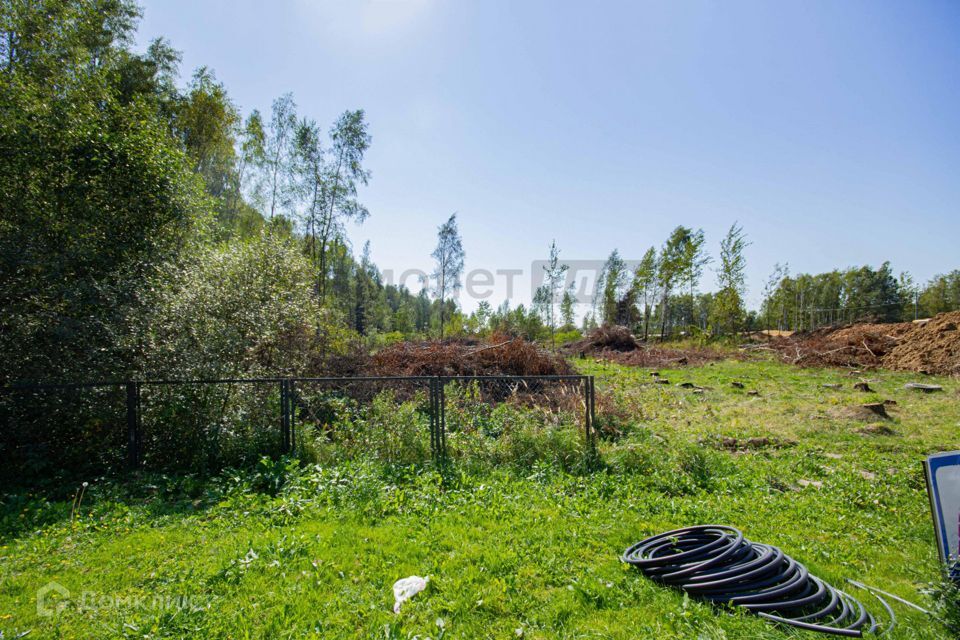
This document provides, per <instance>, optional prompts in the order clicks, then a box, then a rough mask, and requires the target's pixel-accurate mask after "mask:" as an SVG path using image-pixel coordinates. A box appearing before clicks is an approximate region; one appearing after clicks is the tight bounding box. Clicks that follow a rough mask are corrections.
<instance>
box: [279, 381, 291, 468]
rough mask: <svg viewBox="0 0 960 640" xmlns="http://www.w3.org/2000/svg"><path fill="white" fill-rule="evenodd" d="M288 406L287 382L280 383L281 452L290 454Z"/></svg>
mask: <svg viewBox="0 0 960 640" xmlns="http://www.w3.org/2000/svg"><path fill="white" fill-rule="evenodd" d="M288 410H289V407H288V406H287V381H286V380H281V381H280V451H281V453H284V454H286V453H289V452H290V414H289V413H288Z"/></svg>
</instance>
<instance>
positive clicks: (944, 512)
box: [923, 451, 960, 563]
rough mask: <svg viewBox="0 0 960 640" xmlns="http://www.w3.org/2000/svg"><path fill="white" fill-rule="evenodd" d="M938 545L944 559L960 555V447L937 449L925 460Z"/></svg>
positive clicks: (951, 559) (944, 560)
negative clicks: (944, 449)
mask: <svg viewBox="0 0 960 640" xmlns="http://www.w3.org/2000/svg"><path fill="white" fill-rule="evenodd" d="M923 469H924V472H925V474H926V476H927V492H928V493H929V494H930V508H931V510H932V511H933V526H934V529H935V530H936V534H937V548H938V550H939V551H940V560H942V561H943V562H944V563H947V562H951V563H952V562H956V561H957V559H958V558H960V451H951V452H948V453H935V454H933V455H932V456H930V457H929V458H927V459H926V460H925V461H924V463H923Z"/></svg>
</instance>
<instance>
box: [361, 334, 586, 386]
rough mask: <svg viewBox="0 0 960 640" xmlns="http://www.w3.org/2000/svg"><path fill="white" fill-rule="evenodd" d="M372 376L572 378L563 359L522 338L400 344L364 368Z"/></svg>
mask: <svg viewBox="0 0 960 640" xmlns="http://www.w3.org/2000/svg"><path fill="white" fill-rule="evenodd" d="M362 370H363V375H370V376H496V375H509V376H535V375H569V374H572V373H574V371H573V369H572V368H571V367H570V365H569V364H568V363H567V361H566V360H564V359H563V358H562V357H561V356H559V355H556V354H553V353H550V352H549V351H547V350H545V349H542V348H540V347H538V346H537V345H535V344H534V343H532V342H528V341H526V340H524V339H523V338H508V337H503V336H494V337H492V338H491V339H490V341H489V342H486V343H484V342H478V341H475V340H460V339H450V340H442V341H440V340H430V341H425V342H400V343H398V344H395V345H391V346H389V347H386V348H384V349H381V350H380V351H378V352H377V353H375V354H373V355H372V356H370V357H369V359H368V360H367V361H366V363H365V364H364V366H363V367H362Z"/></svg>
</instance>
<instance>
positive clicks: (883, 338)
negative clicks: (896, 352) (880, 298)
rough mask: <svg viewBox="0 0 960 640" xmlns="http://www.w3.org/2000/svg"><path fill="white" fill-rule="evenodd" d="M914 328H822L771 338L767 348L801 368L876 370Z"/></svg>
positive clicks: (900, 325) (906, 324)
mask: <svg viewBox="0 0 960 640" xmlns="http://www.w3.org/2000/svg"><path fill="white" fill-rule="evenodd" d="M914 328H915V327H914V326H913V324H912V323H909V322H900V323H890V324H870V323H864V324H853V325H848V326H845V327H839V328H837V327H823V328H821V329H816V330H814V331H804V332H798V333H794V334H793V335H791V336H788V337H781V338H774V339H772V340H771V341H770V343H769V346H770V348H772V349H773V350H774V351H776V352H778V353H779V354H780V356H781V357H782V358H783V359H784V360H786V361H788V362H792V363H793V364H797V365H800V366H804V367H853V368H870V367H879V366H881V363H882V360H883V357H884V356H885V355H886V354H887V353H888V352H889V351H890V350H892V349H893V348H894V347H896V346H897V345H898V344H899V343H900V341H901V339H902V338H903V336H904V335H905V334H907V333H909V332H910V331H911V330H913V329H914Z"/></svg>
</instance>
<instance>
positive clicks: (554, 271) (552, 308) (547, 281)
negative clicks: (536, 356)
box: [537, 240, 570, 347]
mask: <svg viewBox="0 0 960 640" xmlns="http://www.w3.org/2000/svg"><path fill="white" fill-rule="evenodd" d="M569 268H570V267H569V266H568V265H565V264H561V263H560V250H559V249H557V241H556V240H554V241H553V242H551V243H550V258H549V259H548V260H547V264H545V265H544V266H543V285H542V286H541V287H540V289H542V293H540V292H539V291H538V292H537V293H538V294H540V297H541V298H542V300H541V304H542V305H543V307H544V310H545V312H546V313H545V314H544V316H545V317H544V319H545V320H546V322H547V326H549V327H550V342H551V343H552V344H553V346H554V347H556V342H555V341H554V333H555V331H556V328H557V323H556V306H557V298H558V297H559V296H560V291H561V290H562V289H563V284H564V282H565V280H566V275H567V269H569Z"/></svg>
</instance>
